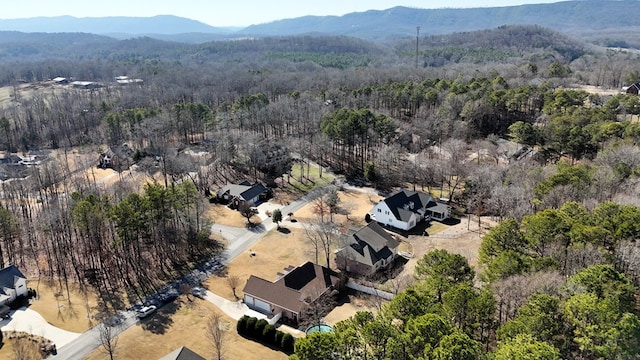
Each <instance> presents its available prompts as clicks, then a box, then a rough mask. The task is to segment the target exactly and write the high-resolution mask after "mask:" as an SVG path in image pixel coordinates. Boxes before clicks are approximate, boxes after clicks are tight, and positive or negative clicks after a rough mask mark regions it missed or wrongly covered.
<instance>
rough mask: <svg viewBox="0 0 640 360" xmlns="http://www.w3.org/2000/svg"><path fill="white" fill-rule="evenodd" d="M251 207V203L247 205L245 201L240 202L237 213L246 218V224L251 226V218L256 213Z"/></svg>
mask: <svg viewBox="0 0 640 360" xmlns="http://www.w3.org/2000/svg"><path fill="white" fill-rule="evenodd" d="M251 205H252V204H251V203H248V202H246V201H244V202H241V203H240V205H238V211H239V212H240V214H242V216H244V217H246V218H247V223H248V224H249V225H253V223H252V222H251V217H252V216H253V215H256V214H257V213H258V212H257V210H256V209H255V208H253V207H252V206H251Z"/></svg>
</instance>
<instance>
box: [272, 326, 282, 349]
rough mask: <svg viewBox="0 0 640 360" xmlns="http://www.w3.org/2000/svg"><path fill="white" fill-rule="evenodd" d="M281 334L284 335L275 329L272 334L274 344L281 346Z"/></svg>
mask: <svg viewBox="0 0 640 360" xmlns="http://www.w3.org/2000/svg"><path fill="white" fill-rule="evenodd" d="M282 336H284V333H283V332H282V331H280V330H276V333H275V335H274V336H273V343H274V344H275V345H276V346H282Z"/></svg>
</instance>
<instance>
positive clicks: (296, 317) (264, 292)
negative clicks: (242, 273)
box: [242, 261, 340, 323]
mask: <svg viewBox="0 0 640 360" xmlns="http://www.w3.org/2000/svg"><path fill="white" fill-rule="evenodd" d="M339 284H340V277H339V274H338V273H337V272H335V271H333V270H331V269H329V268H326V267H324V266H321V265H318V264H314V263H312V262H310V261H309V262H306V263H304V264H302V265H300V266H298V267H293V266H289V267H288V268H287V269H285V272H284V273H282V274H278V278H277V279H276V281H273V282H272V281H269V280H265V279H263V278H260V277H257V276H254V275H251V276H250V277H249V279H248V280H247V284H246V285H245V286H244V289H242V292H243V293H244V303H245V304H246V305H247V306H248V307H249V308H251V309H253V310H256V311H259V312H261V313H264V314H268V315H270V316H274V317H278V318H284V319H287V320H290V321H293V322H295V323H297V322H298V321H300V320H301V318H302V314H303V312H304V310H305V309H307V308H308V307H309V306H311V305H312V304H313V303H314V302H315V301H317V300H318V299H319V298H321V297H322V296H323V295H325V294H327V293H330V292H331V291H332V290H334V289H337V288H338V287H339Z"/></svg>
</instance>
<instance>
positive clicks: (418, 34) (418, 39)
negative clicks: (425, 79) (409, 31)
mask: <svg viewBox="0 0 640 360" xmlns="http://www.w3.org/2000/svg"><path fill="white" fill-rule="evenodd" d="M419 44H420V26H416V68H418V54H419V51H418V45H419Z"/></svg>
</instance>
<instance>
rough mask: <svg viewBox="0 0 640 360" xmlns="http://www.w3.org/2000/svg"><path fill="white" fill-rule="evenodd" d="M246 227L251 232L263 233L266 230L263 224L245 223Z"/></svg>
mask: <svg viewBox="0 0 640 360" xmlns="http://www.w3.org/2000/svg"><path fill="white" fill-rule="evenodd" d="M247 229H248V230H249V231H251V232H252V233H263V232H266V231H267V228H265V227H264V225H263V224H247Z"/></svg>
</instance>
